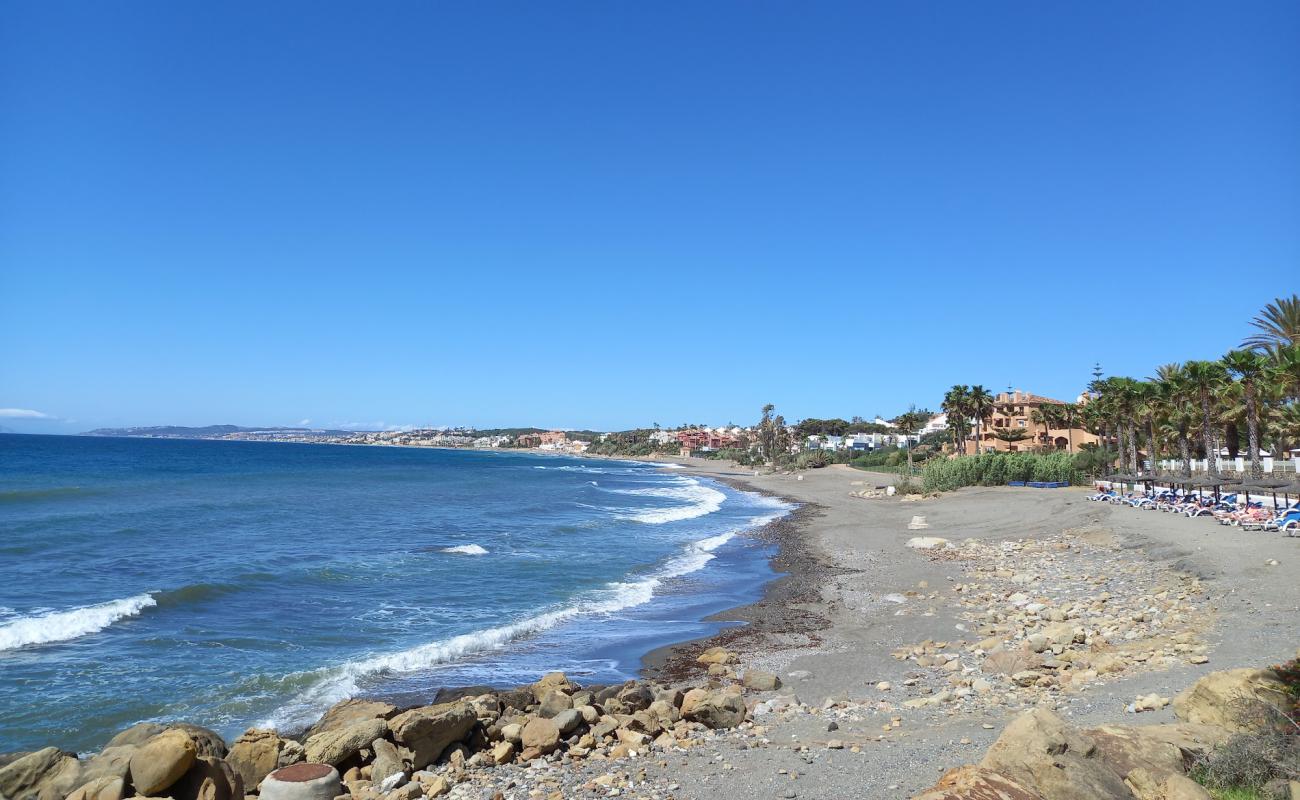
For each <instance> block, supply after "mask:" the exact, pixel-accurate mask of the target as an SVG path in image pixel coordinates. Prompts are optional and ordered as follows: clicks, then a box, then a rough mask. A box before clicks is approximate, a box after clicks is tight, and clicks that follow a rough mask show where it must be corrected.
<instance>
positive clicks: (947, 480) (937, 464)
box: [921, 453, 1082, 492]
mask: <svg viewBox="0 0 1300 800" xmlns="http://www.w3.org/2000/svg"><path fill="white" fill-rule="evenodd" d="M1081 477H1082V476H1081V474H1080V472H1079V470H1078V468H1077V467H1076V466H1075V456H1074V455H1072V454H1070V453H981V454H979V455H974V456H958V457H957V458H950V459H939V458H935V459H930V460H929V461H927V462H926V464H925V469H924V472H923V473H922V479H921V480H922V484H923V485H924V486H925V490H926V491H927V492H950V491H953V490H954V489H960V488H961V487H963V486H1005V485H1006V484H1007V483H1010V482H1011V481H1066V482H1069V483H1078V482H1079V481H1080V479H1081Z"/></svg>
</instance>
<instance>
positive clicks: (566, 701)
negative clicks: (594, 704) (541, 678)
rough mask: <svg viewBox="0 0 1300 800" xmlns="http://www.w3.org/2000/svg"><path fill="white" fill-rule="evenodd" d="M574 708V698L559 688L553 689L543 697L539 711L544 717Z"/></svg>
mask: <svg viewBox="0 0 1300 800" xmlns="http://www.w3.org/2000/svg"><path fill="white" fill-rule="evenodd" d="M571 708H573V698H572V697H569V696H568V695H567V694H565V693H564V692H561V691H559V690H558V689H553V690H551V691H549V692H547V693H546V696H545V697H543V698H542V702H541V704H540V705H539V706H538V707H537V713H538V714H540V715H541V716H543V717H553V716H555V715H556V714H559V713H560V712H561V711H567V710H569V709H571Z"/></svg>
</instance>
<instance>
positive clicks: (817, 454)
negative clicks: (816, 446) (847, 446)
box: [795, 450, 831, 469]
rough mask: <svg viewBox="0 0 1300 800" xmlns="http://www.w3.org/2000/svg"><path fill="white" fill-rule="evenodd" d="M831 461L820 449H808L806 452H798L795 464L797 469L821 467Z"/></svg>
mask: <svg viewBox="0 0 1300 800" xmlns="http://www.w3.org/2000/svg"><path fill="white" fill-rule="evenodd" d="M829 463H831V457H830V456H828V455H827V454H826V453H823V452H822V451H821V450H810V451H809V452H807V453H800V454H799V458H798V460H797V461H795V466H796V467H798V468H799V469H821V468H822V467H824V466H826V465H827V464H829Z"/></svg>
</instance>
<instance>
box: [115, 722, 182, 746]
mask: <svg viewBox="0 0 1300 800" xmlns="http://www.w3.org/2000/svg"><path fill="white" fill-rule="evenodd" d="M165 730H167V726H166V725H163V724H161V723H158V722H139V723H136V724H135V725H132V726H131V727H129V728H127V729H126V730H124V731H121V732H120V733H118V734H117V735H116V736H114V737H113V738H112V739H109V740H108V744H106V745H104V749H105V750H107V749H108V748H110V747H125V746H128V745H136V746H139V745H142V744H144V743H145V742H147V741H149V740H150V739H152V738H153V737H155V736H157V735H158V734H160V733H162V732H163V731H165Z"/></svg>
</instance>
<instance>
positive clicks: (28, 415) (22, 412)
mask: <svg viewBox="0 0 1300 800" xmlns="http://www.w3.org/2000/svg"><path fill="white" fill-rule="evenodd" d="M0 419H56V417H54V416H53V415H51V414H46V413H45V412H43V411H33V410H32V409H30V408H0Z"/></svg>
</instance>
